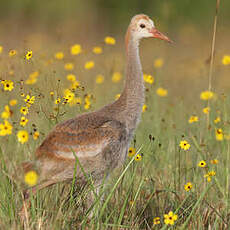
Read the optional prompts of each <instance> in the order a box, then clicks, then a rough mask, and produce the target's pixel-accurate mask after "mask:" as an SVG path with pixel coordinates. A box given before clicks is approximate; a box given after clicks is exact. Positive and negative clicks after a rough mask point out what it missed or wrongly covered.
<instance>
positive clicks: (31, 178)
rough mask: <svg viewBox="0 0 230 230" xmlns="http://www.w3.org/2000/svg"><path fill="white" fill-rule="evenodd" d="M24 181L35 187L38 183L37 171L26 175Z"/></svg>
mask: <svg viewBox="0 0 230 230" xmlns="http://www.w3.org/2000/svg"><path fill="white" fill-rule="evenodd" d="M24 181H25V183H26V184H27V185H29V186H34V185H36V184H37V182H38V174H37V173H36V172H35V171H33V170H31V171H29V172H27V173H25V176H24Z"/></svg>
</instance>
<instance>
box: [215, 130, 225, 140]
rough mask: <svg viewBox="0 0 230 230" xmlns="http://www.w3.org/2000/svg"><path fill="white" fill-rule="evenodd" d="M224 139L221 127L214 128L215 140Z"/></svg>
mask: <svg viewBox="0 0 230 230" xmlns="http://www.w3.org/2000/svg"><path fill="white" fill-rule="evenodd" d="M223 139H224V134H223V130H222V129H216V140H217V141H222V140H223Z"/></svg>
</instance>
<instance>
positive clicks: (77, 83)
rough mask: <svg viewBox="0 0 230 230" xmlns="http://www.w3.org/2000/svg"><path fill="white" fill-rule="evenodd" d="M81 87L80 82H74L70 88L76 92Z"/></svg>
mask: <svg viewBox="0 0 230 230" xmlns="http://www.w3.org/2000/svg"><path fill="white" fill-rule="evenodd" d="M79 86H80V83H79V82H78V81H74V82H73V83H72V85H71V87H70V88H71V89H72V90H76V89H77V88H79Z"/></svg>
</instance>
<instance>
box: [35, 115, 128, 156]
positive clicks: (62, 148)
mask: <svg viewBox="0 0 230 230" xmlns="http://www.w3.org/2000/svg"><path fill="white" fill-rule="evenodd" d="M125 138H126V128H125V126H124V125H123V124H122V123H121V122H119V121H116V120H110V119H107V118H102V117H98V118H97V119H90V118H89V117H87V116H85V117H84V116H83V117H79V118H75V119H70V120H68V121H66V122H64V123H61V124H59V125H57V126H56V128H55V129H54V130H53V131H52V132H51V133H50V134H49V135H48V136H47V138H46V139H45V140H44V142H43V143H42V144H41V145H40V147H39V148H38V149H37V151H36V157H37V158H40V157H49V158H60V159H65V160H68V159H69V160H75V154H76V156H77V157H78V158H88V159H90V158H94V157H96V156H97V155H98V154H100V153H102V152H103V150H104V149H110V147H112V146H114V147H115V148H117V149H118V146H119V143H121V142H122V140H124V139H125ZM119 149H120V148H119Z"/></svg>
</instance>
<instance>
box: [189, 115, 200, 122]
mask: <svg viewBox="0 0 230 230" xmlns="http://www.w3.org/2000/svg"><path fill="white" fill-rule="evenodd" d="M198 121H199V118H198V117H197V116H191V117H190V118H189V120H188V123H190V124H191V123H193V122H198Z"/></svg>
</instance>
